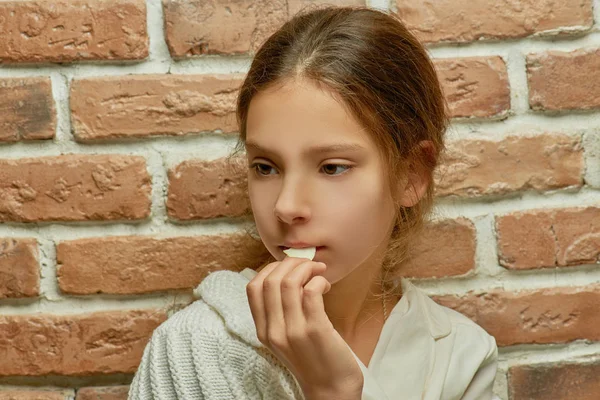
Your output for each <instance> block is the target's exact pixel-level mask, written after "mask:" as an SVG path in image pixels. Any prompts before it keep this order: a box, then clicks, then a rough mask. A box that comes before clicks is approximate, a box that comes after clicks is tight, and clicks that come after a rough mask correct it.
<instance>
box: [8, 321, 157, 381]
mask: <svg viewBox="0 0 600 400" xmlns="http://www.w3.org/2000/svg"><path fill="white" fill-rule="evenodd" d="M165 320H166V314H165V312H164V311H162V310H131V311H106V312H97V313H93V314H81V315H63V316H57V315H39V314H36V315H19V316H0V343H5V344H6V346H2V347H1V348H0V359H2V360H3V362H2V363H0V376H12V375H18V376H42V375H86V374H88V375H89V374H115V373H128V374H132V373H134V372H135V371H136V369H137V367H138V365H139V363H140V360H141V358H142V353H143V351H144V348H145V347H146V344H147V343H148V340H149V339H150V335H151V334H152V331H153V330H154V329H156V327H158V325H160V324H161V323H162V322H163V321H165Z"/></svg>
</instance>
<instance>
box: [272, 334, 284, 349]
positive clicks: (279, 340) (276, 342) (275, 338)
mask: <svg viewBox="0 0 600 400" xmlns="http://www.w3.org/2000/svg"><path fill="white" fill-rule="evenodd" d="M267 340H268V342H269V344H270V345H271V346H273V347H283V346H285V342H286V340H285V338H283V337H282V335H280V334H279V333H276V332H269V333H268V334H267Z"/></svg>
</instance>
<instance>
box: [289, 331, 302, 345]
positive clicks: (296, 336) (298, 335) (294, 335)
mask: <svg viewBox="0 0 600 400" xmlns="http://www.w3.org/2000/svg"><path fill="white" fill-rule="evenodd" d="M287 337H288V340H289V341H290V343H301V342H302V341H303V340H304V339H305V338H306V333H305V331H304V330H302V329H289V330H288V331H287Z"/></svg>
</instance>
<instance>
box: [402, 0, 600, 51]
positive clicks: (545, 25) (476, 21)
mask: <svg viewBox="0 0 600 400" xmlns="http://www.w3.org/2000/svg"><path fill="white" fill-rule="evenodd" d="M396 7H397V10H398V15H399V17H400V18H401V19H402V20H403V21H404V22H405V23H406V25H407V26H408V28H409V29H411V30H413V31H414V33H415V34H416V36H417V37H418V38H419V39H420V40H421V41H423V42H425V43H434V42H471V41H475V40H481V39H494V40H500V39H512V38H520V37H524V36H528V35H532V34H537V33H540V32H545V31H551V30H558V31H561V32H567V31H568V30H573V28H577V30H588V29H590V28H591V27H592V25H593V23H594V18H593V12H592V0H556V1H553V0H542V1H540V0H519V1H510V2H508V1H489V0H435V1H431V0H429V1H414V0H396Z"/></svg>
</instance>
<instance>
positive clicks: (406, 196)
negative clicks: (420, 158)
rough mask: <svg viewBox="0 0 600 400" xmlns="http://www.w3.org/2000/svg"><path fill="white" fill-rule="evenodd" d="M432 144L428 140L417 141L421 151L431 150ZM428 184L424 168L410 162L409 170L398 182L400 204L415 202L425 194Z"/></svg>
mask: <svg viewBox="0 0 600 400" xmlns="http://www.w3.org/2000/svg"><path fill="white" fill-rule="evenodd" d="M432 145H433V144H432V143H431V142H430V141H422V142H420V143H419V147H420V148H421V150H422V151H425V152H427V151H429V150H431V149H430V147H431V146H432ZM428 185H429V178H428V174H427V171H425V168H419V167H415V165H414V164H411V166H410V168H409V172H408V174H407V176H406V178H405V179H402V181H401V182H400V190H401V194H402V195H401V197H400V205H402V206H403V207H412V206H414V205H415V204H417V203H418V202H419V201H420V200H421V198H422V197H423V196H424V195H425V192H426V191H427V187H428Z"/></svg>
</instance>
